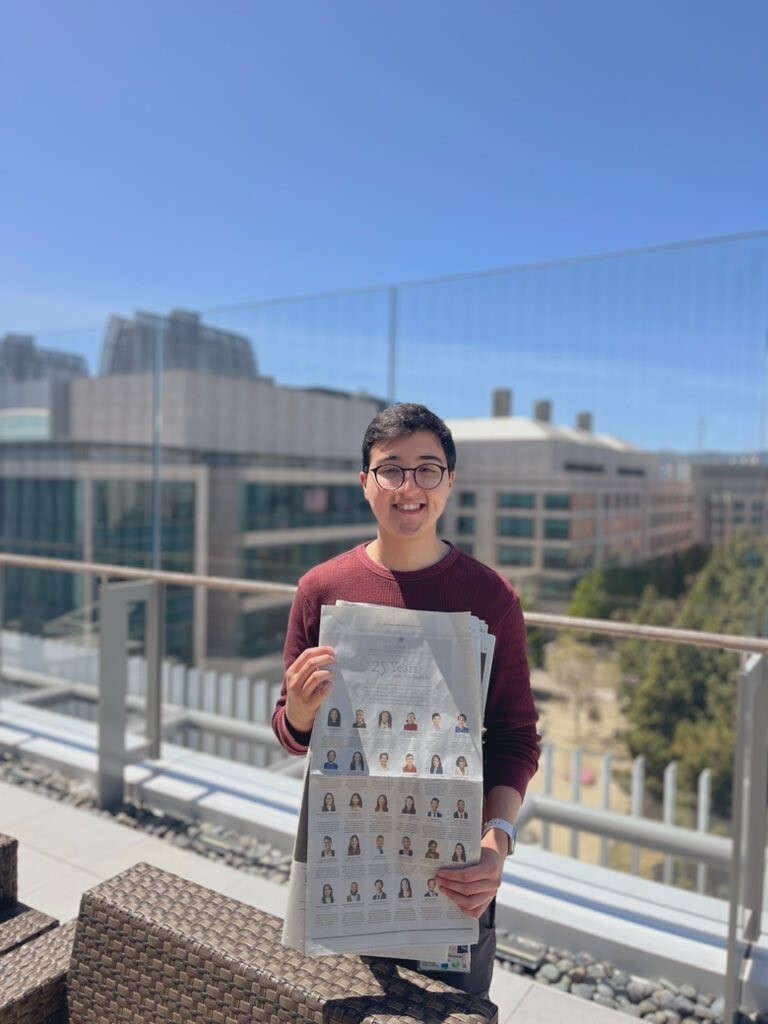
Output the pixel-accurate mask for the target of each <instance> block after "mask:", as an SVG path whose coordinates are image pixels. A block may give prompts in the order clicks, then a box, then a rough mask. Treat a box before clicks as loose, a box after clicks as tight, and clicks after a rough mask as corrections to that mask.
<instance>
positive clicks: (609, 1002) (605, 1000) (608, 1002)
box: [592, 992, 619, 1010]
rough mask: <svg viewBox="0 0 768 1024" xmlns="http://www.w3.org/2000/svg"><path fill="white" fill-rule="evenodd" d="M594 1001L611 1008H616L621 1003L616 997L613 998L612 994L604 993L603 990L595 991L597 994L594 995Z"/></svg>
mask: <svg viewBox="0 0 768 1024" xmlns="http://www.w3.org/2000/svg"><path fill="white" fill-rule="evenodd" d="M592 1002H593V1003H597V1004H598V1006H607V1007H609V1009H611V1010H615V1009H616V1007H617V1006H618V1005H619V1004H618V1003H617V1002H616V1000H615V999H613V998H612V997H611V996H606V995H603V993H602V992H595V994H594V995H593V996H592Z"/></svg>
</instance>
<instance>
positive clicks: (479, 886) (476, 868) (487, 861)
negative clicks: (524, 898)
mask: <svg viewBox="0 0 768 1024" xmlns="http://www.w3.org/2000/svg"><path fill="white" fill-rule="evenodd" d="M503 864H504V858H503V857H502V856H501V854H499V853H498V852H497V851H496V850H494V849H491V848H490V847H488V846H484V847H483V848H482V850H481V852H480V862H479V863H478V864H471V865H470V866H469V867H466V868H449V867H444V868H440V870H439V871H438V872H437V884H438V886H439V887H440V892H443V893H445V895H446V896H448V897H450V899H452V900H453V902H454V903H455V904H456V905H457V906H459V907H461V909H462V910H463V911H464V913H465V914H469V916H470V917H480V916H481V915H482V913H483V911H484V910H485V908H486V907H487V906H488V905H489V904H490V902H491V900H492V899H493V897H494V896H495V895H496V891H497V889H498V888H499V886H500V885H501V871H502V867H503Z"/></svg>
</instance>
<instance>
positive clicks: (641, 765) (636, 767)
mask: <svg viewBox="0 0 768 1024" xmlns="http://www.w3.org/2000/svg"><path fill="white" fill-rule="evenodd" d="M644 804H645V758H644V757H643V755H642V754H641V755H640V756H639V757H636V758H635V760H634V761H633V762H632V794H631V808H630V814H631V815H632V817H633V818H642V817H643V809H644ZM631 859H632V874H633V875H639V874H640V850H639V849H638V847H637V846H633V847H632V858H631Z"/></svg>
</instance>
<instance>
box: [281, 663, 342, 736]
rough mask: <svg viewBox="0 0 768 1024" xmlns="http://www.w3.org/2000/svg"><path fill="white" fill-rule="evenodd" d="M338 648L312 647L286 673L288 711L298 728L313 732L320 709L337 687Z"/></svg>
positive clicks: (291, 720)
mask: <svg viewBox="0 0 768 1024" xmlns="http://www.w3.org/2000/svg"><path fill="white" fill-rule="evenodd" d="M335 663H336V652H335V651H334V649H333V648H332V647H308V648H307V649H306V650H305V651H302V652H301V654H300V655H299V656H298V658H297V659H296V661H294V663H293V664H292V665H291V666H290V668H288V669H287V670H286V673H285V690H286V701H285V713H286V715H287V717H288V721H289V722H290V723H291V725H292V726H293V728H294V729H295V730H296V731H297V732H309V731H310V730H311V729H312V725H313V723H314V721H315V715H316V714H317V709H318V708H319V707H320V705H321V704H322V703H323V701H324V700H325V698H326V697H327V696H328V695H329V694H330V693H331V692H332V691H333V668H334V665H335Z"/></svg>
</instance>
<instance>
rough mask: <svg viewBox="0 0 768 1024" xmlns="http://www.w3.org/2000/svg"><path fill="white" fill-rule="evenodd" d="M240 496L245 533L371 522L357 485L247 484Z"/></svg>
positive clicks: (367, 507)
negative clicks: (241, 496) (241, 497)
mask: <svg viewBox="0 0 768 1024" xmlns="http://www.w3.org/2000/svg"><path fill="white" fill-rule="evenodd" d="M242 494H243V499H242V500H243V508H242V528H243V531H245V532H247V531H251V530H292V529H296V528H298V527H302V526H350V525H352V524H355V523H369V522H370V521H371V510H370V507H369V506H368V502H367V501H366V500H365V496H364V495H363V492H362V489H361V488H360V487H359V486H358V485H357V484H282V483H248V484H244V486H243V492H242Z"/></svg>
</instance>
